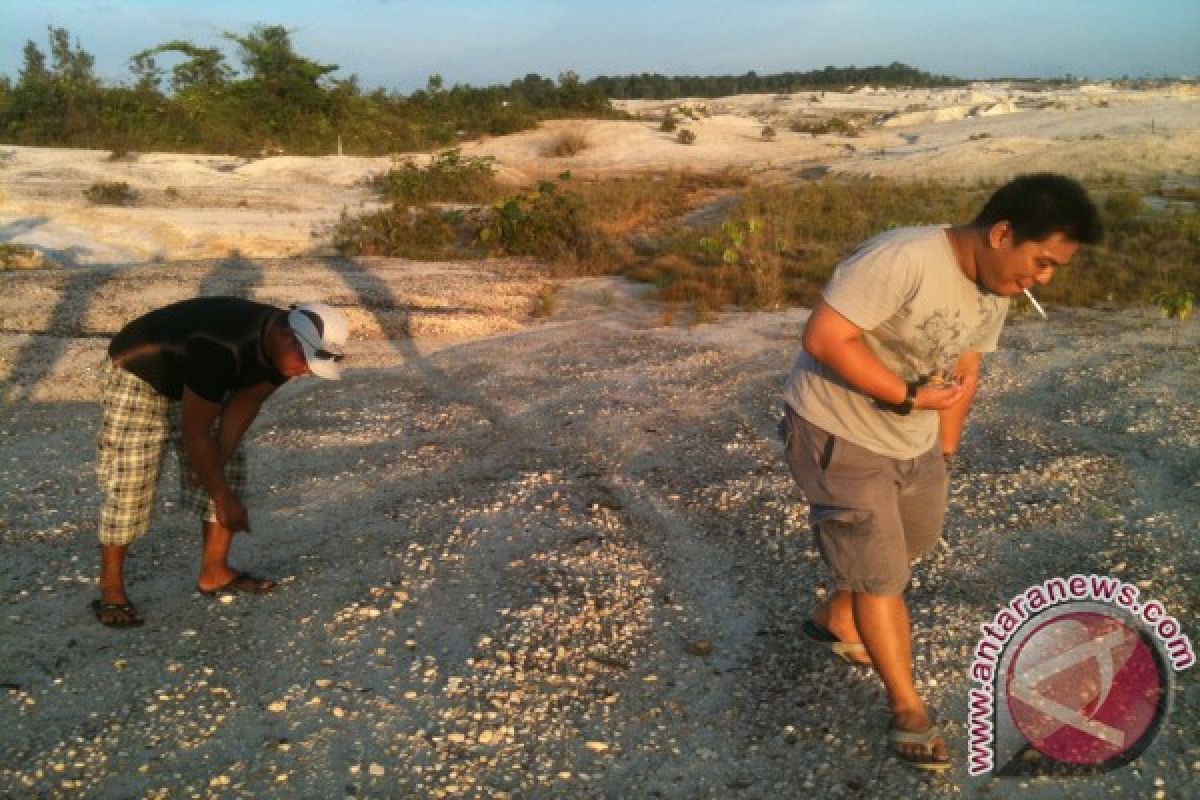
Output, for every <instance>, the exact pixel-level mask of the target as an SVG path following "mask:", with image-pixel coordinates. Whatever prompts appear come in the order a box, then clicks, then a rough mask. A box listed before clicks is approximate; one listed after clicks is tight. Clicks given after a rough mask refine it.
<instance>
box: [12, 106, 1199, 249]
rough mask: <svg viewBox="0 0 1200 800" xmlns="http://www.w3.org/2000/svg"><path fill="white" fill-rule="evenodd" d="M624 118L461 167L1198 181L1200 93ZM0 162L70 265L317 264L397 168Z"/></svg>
mask: <svg viewBox="0 0 1200 800" xmlns="http://www.w3.org/2000/svg"><path fill="white" fill-rule="evenodd" d="M814 98H815V100H814ZM617 105H618V106H619V107H621V108H623V109H624V110H626V111H628V112H629V113H631V114H640V115H642V117H643V119H642V120H641V121H615V120H583V121H569V122H567V121H560V122H549V123H546V124H545V125H543V126H542V127H541V128H539V129H538V130H534V131H527V132H524V133H519V134H515V135H511V136H504V137H498V138H493V139H489V140H485V141H482V142H474V143H468V144H466V145H465V146H464V148H463V149H464V152H466V153H467V154H468V155H485V156H491V157H494V158H495V159H496V162H497V167H498V171H499V174H500V177H501V178H502V179H503V180H507V181H509V182H513V183H521V182H528V181H531V180H534V179H536V178H538V177H543V176H548V175H555V174H557V173H559V172H561V171H563V170H567V169H570V170H572V171H574V172H575V173H576V174H581V175H586V174H601V175H602V174H613V173H623V172H629V171H636V170H645V169H691V170H719V169H723V168H727V167H733V168H738V169H742V170H745V171H746V172H747V173H749V174H750V175H758V176H760V177H762V178H763V179H767V180H789V179H794V178H795V176H796V175H797V174H798V173H799V172H800V171H802V170H804V169H806V168H811V167H813V166H814V165H827V166H829V167H830V168H831V169H832V170H833V171H834V172H843V173H850V174H869V175H886V176H890V177H896V178H901V179H907V178H919V179H924V178H938V179H942V180H962V181H972V180H977V179H981V178H1003V177H1007V176H1011V175H1013V174H1016V173H1019V172H1027V171H1033V170H1041V169H1055V170H1059V171H1065V172H1068V173H1070V174H1073V175H1077V176H1080V177H1084V178H1086V177H1088V176H1093V175H1097V174H1103V173H1114V174H1124V175H1156V174H1166V175H1175V174H1184V175H1195V174H1198V173H1200V93H1197V91H1196V90H1194V89H1186V88H1180V89H1164V90H1158V91H1145V92H1135V91H1128V90H1117V89H1113V88H1111V87H1104V86H1085V87H1082V88H1081V89H1078V90H1074V91H1069V92H1068V91H1062V92H1037V93H1031V92H1027V91H1019V90H1016V89H1012V88H1009V87H1006V86H1003V85H991V84H984V85H979V86H976V87H972V88H970V89H963V90H912V91H902V92H901V91H890V92H889V91H880V90H874V89H865V90H860V91H857V92H852V93H834V92H827V93H824V94H823V95H821V94H820V93H818V94H812V93H801V94H796V95H779V96H774V95H745V96H738V97H727V98H717V99H713V100H677V101H671V102H658V101H654V102H652V101H627V102H623V103H618V104H617ZM1042 106H1045V107H1042ZM680 107H689V108H694V109H697V112H696V113H697V116H698V119H695V120H689V119H685V118H682V117H680V120H681V127H687V128H689V129H691V130H693V131H694V132H695V133H696V137H697V138H696V142H695V144H692V145H683V144H680V143H679V142H678V141H676V138H675V134H671V133H663V132H661V131H659V130H658V122H659V120H660V118H661V116H662V114H663V113H664V112H666V111H667V110H668V109H672V108H675V109H677V108H680ZM831 114H841V115H858V116H859V117H860V118H861V119H862V120H863V121H864V123H866V122H867V121H870V124H866V127H865V128H864V129H863V131H862V134H861V135H860V136H856V137H847V136H838V135H821V136H817V137H814V136H811V135H809V134H802V133H794V132H792V131H790V130H788V127H787V123H788V120H790V119H792V118H793V117H795V116H796V115H806V116H814V117H821V116H829V115H831ZM766 124H771V125H772V126H773V127H774V128H775V130H776V131H777V135H776V138H775V140H774V141H770V142H768V141H764V140H763V139H762V136H761V131H762V128H763V126H764V125H766ZM567 129H570V130H575V131H579V132H581V133H583V134H584V136H586V138H587V140H588V142H589V143H590V144H589V147H588V148H587V149H585V150H583V151H582V152H580V153H579V154H577V155H575V156H572V157H568V158H548V157H545V156H544V155H543V153H544V152H545V151H546V149H547V146H548V145H549V144H550V143H551V142H552V141H553V140H554V138H555V137H556V136H557V135H559V133H560V132H561V131H563V130H567ZM3 153H4V157H3V161H2V162H0V163H2V164H3V166H2V167H0V177H2V178H3V189H2V190H0V239H2V240H4V241H13V242H18V243H23V244H27V245H31V246H34V247H37V248H39V249H42V250H44V251H45V252H46V253H47V254H48V255H50V256H51V257H53V258H55V259H56V260H57V261H59V262H61V263H66V264H130V263H146V262H150V261H155V260H175V259H180V258H220V257H225V256H228V255H230V254H232V253H240V254H242V255H244V256H246V257H250V258H279V257H286V256H296V255H304V254H312V253H321V252H323V251H325V250H327V246H326V242H327V241H328V236H327V233H328V230H329V227H330V225H332V223H334V222H335V221H336V220H337V218H338V215H339V214H340V213H341V212H342V211H343V210H344V209H346V210H350V211H352V212H355V211H358V210H361V209H362V208H364V207H374V206H375V205H376V199H375V198H374V197H373V196H372V195H371V193H370V192H368V191H367V190H366V189H364V188H362V186H361V181H362V180H363V179H364V178H365V177H366V176H368V175H370V174H373V173H377V172H382V171H384V170H386V169H387V168H388V166H389V165H390V163H391V160H390V159H389V158H384V157H380V158H353V157H338V156H326V157H323V158H296V157H289V156H278V157H273V158H265V159H260V160H254V161H247V160H245V159H240V158H234V157H225V156H187V155H170V154H161V153H145V154H139V155H137V156H136V157H135V158H134V159H133V160H129V161H115V162H114V161H110V160H108V156H109V154H108V153H106V152H101V151H86V150H60V149H52V148H27V147H6V148H3ZM414 157H417V158H423V157H425V156H421V155H416V156H414ZM97 181H125V182H127V183H128V184H129V185H130V186H131V187H133V188H134V189H135V190H136V191H138V192H139V193H140V194H141V198H142V199H141V201H140V202H139V204H138V205H137V206H136V207H132V208H114V207H107V206H95V205H92V204H90V203H88V202H87V201H86V200H85V199H84V197H83V194H82V191H83V189H85V188H86V187H88V186H90V185H91V184H93V183H95V182H97ZM168 190H174V192H175V193H177V194H174V195H172V194H168Z"/></svg>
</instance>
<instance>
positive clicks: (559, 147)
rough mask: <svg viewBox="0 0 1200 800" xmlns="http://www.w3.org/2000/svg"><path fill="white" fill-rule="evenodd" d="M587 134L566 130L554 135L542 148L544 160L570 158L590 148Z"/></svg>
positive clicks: (579, 130) (574, 129)
mask: <svg viewBox="0 0 1200 800" xmlns="http://www.w3.org/2000/svg"><path fill="white" fill-rule="evenodd" d="M591 144H592V143H591V142H590V141H588V137H587V134H586V133H584V132H583V130H582V129H579V128H567V129H566V130H562V131H559V132H558V133H557V134H555V135H554V138H553V139H551V140H550V141H549V142H547V143H546V145H545V146H544V147H543V148H542V156H543V157H544V158H570V157H571V156H574V155H578V154H579V153H582V152H583V151H584V150H586V149H588V148H589V147H591Z"/></svg>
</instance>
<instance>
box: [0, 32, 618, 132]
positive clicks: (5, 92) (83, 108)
mask: <svg viewBox="0 0 1200 800" xmlns="http://www.w3.org/2000/svg"><path fill="white" fill-rule="evenodd" d="M225 37H226V38H227V39H228V40H230V41H232V42H233V43H234V44H235V45H236V49H237V54H238V58H239V60H240V62H241V70H240V71H238V70H235V69H234V68H233V67H232V66H231V65H230V64H229V63H228V62H227V61H226V59H225V55H224V54H223V53H222V51H221V50H220V49H219V48H217V47H201V46H199V45H196V44H194V43H192V42H187V41H170V42H165V43H163V44H160V45H158V46H156V47H153V48H150V49H147V50H144V51H142V52H140V53H136V54H134V55H133V56H132V57H131V58H130V59H129V63H130V71H131V73H132V80H131V81H130V82H129V83H128V84H127V85H120V86H109V85H105V84H104V83H103V82H102V81H100V80H99V79H98V78H97V77H96V75H95V72H94V65H95V58H94V57H93V56H92V55H91V54H90V53H88V52H86V51H85V50H84V49H83V48H82V47H81V46H80V45H79V43H78V42H77V41H76V42H74V43H73V42H72V39H71V36H70V34H69V33H68V32H67V31H66V30H65V29H63V28H54V27H51V28H50V29H49V57H47V55H46V53H44V52H43V51H42V49H41V48H39V47H38V46H37V44H35V43H34V42H32V41H30V42H28V43H27V44H26V45H25V49H24V57H23V62H22V67H21V69H20V72H19V73H18V76H17V79H16V81H15V82H14V81H12V80H11V79H10V78H9V77H8V76H0V140H3V141H5V142H9V143H12V144H26V145H47V146H64V147H87V148H97V149H111V150H114V151H116V152H130V151H147V150H169V151H176V152H205V153H234V154H243V155H260V154H263V153H273V152H287V153H292V154H300V155H315V154H328V153H333V152H338V150H339V149H340V150H341V151H342V152H345V153H347V154H362V155H368V154H371V155H374V154H383V153H392V152H398V151H408V150H421V149H428V148H435V147H441V146H446V145H450V144H453V143H454V142H456V141H458V140H460V139H462V138H468V137H475V136H479V135H481V134H503V133H512V132H515V131H519V130H524V129H527V128H530V127H533V126H535V125H536V124H537V122H538V120H540V119H545V118H548V117H561V116H572V115H586V116H603V115H609V114H613V113H614V112H613V111H612V108H611V106H610V105H609V102H608V99H607V98H606V97H605V96H604V95H603V94H602V93H601V92H600V90H599V89H598V88H596V87H592V86H588V85H586V84H584V83H583V82H582V81H581V80H580V79H579V76H578V75H576V74H574V73H572V72H566V73H564V74H562V75H560V76H559V79H558V80H557V81H554V80H551V79H549V78H543V77H541V76H539V75H532V74H531V75H527V76H525V78H523V79H521V80H515V81H513V82H512V83H511V84H510V85H508V86H491V87H485V88H476V87H471V86H464V85H455V86H452V87H449V88H447V87H446V86H445V85H444V82H443V80H442V78H441V77H440V76H438V75H432V76H430V78H429V81H428V84H427V85H426V87H425V88H424V89H421V90H418V91H416V92H413V93H411V94H410V95H407V96H404V95H401V94H397V93H389V92H386V91H384V90H383V89H375V90H373V91H364V90H363V89H362V88H361V87H360V86H359V83H358V78H357V77H356V76H353V75H352V76H350V77H348V78H338V77H336V76H335V75H334V74H333V73H335V72H336V71H337V70H338V67H337V66H336V65H334V64H322V63H319V62H317V61H314V60H312V59H310V58H306V57H304V56H302V55H300V54H298V53H296V51H295V49H294V48H293V46H292V42H291V37H290V34H289V32H288V30H287V29H286V28H284V27H282V26H278V25H269V26H259V27H256V28H254V29H253V30H252V31H251V32H249V33H247V34H244V35H243V34H233V33H227V34H225ZM167 64H170V65H171V66H169V68H168V67H167V66H166V65H167Z"/></svg>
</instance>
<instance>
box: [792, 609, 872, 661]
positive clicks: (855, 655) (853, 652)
mask: <svg viewBox="0 0 1200 800" xmlns="http://www.w3.org/2000/svg"><path fill="white" fill-rule="evenodd" d="M801 630H802V631H804V635H805V636H807V637H808V638H809V640H810V641H813V642H816V643H817V644H820V645H824V646H825V647H828V648H829V652H831V653H833V654H834V655H835V656H837V657H838V658H840V659H841V660H842V661H845V662H846V663H848V664H853V665H854V666H856V667H870V666H874V664H873V663H872V662H871V657H870V656H869V655H867V648H866V647H865V646H863V643H862V642H852V641H844V640H842V639H840V638H838V637H837V635H836V634H834V633H833V631H831V630H829V629H828V628H825V627H824V626H822V625H821V624H820V623H818V622H817V621H816V620H815V619H807V620H805V621H804V625H803V627H802V628H801Z"/></svg>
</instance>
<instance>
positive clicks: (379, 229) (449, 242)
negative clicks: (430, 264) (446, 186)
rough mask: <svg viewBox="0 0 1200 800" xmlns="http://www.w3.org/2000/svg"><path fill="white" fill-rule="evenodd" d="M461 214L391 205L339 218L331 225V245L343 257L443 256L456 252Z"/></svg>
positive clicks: (442, 257)
mask: <svg viewBox="0 0 1200 800" xmlns="http://www.w3.org/2000/svg"><path fill="white" fill-rule="evenodd" d="M460 221H461V217H460V216H459V215H455V214H447V213H444V212H442V211H440V210H438V209H434V208H422V209H420V210H418V211H416V212H410V211H409V210H408V208H406V207H403V206H393V207H392V208H391V209H388V210H386V211H378V212H376V213H373V214H367V215H365V216H362V217H350V216H349V215H348V214H346V213H345V212H342V218H341V220H339V222H338V224H337V225H336V226H335V227H334V231H333V246H334V248H335V249H337V251H338V252H339V253H341V254H342V255H345V256H400V257H402V258H414V259H430V260H432V259H444V258H450V257H452V256H454V255H456V245H457V244H458V241H459V229H458V226H457V224H456V223H459V222H460Z"/></svg>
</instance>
